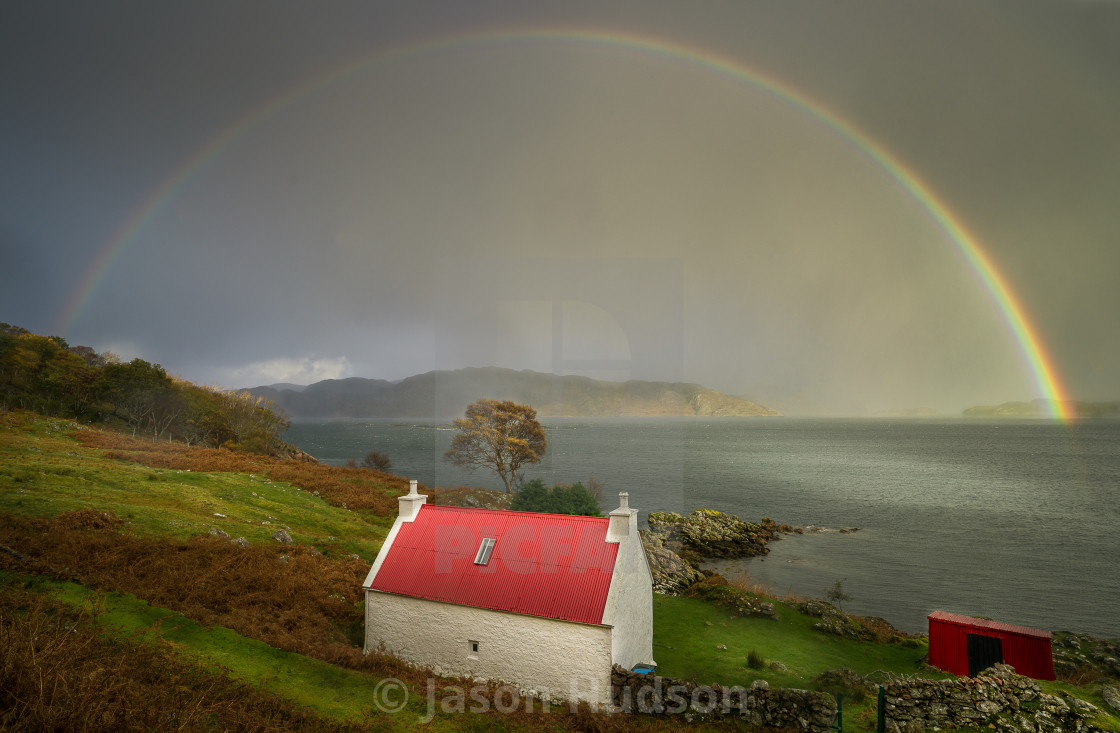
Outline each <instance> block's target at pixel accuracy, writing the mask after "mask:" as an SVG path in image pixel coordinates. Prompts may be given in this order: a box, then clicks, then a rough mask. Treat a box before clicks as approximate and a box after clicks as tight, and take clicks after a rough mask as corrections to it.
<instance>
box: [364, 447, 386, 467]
mask: <svg viewBox="0 0 1120 733" xmlns="http://www.w3.org/2000/svg"><path fill="white" fill-rule="evenodd" d="M362 466H363V467H365V468H372V469H373V470H375V471H388V470H389V469H391V468H392V467H393V462H392V461H390V460H389V456H387V455H385V454H384V453H382V452H380V451H375V450H371V451H370V452H369V453H366V457H365V458H363V459H362Z"/></svg>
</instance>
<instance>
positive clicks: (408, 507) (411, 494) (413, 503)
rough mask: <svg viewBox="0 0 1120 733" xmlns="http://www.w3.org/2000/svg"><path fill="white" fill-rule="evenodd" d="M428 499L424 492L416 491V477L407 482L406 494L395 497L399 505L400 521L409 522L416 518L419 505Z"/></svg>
mask: <svg viewBox="0 0 1120 733" xmlns="http://www.w3.org/2000/svg"><path fill="white" fill-rule="evenodd" d="M426 501H428V497H427V495H425V494H418V493H416V479H411V480H409V482H408V494H406V495H405V496H401V497H398V498H397V503H398V504H399V505H400V510H401V512H400V513H401V521H402V522H411V521H414V520H415V519H416V515H417V513H419V511H420V507H422V506H424V503H425V502H426Z"/></svg>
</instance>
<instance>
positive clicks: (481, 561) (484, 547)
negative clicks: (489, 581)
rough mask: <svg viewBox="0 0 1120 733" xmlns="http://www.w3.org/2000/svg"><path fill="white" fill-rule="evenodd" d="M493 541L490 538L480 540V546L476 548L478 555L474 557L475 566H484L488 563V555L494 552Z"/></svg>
mask: <svg viewBox="0 0 1120 733" xmlns="http://www.w3.org/2000/svg"><path fill="white" fill-rule="evenodd" d="M495 541H496V540H494V539H493V538H492V537H484V538H483V539H482V544H480V545H479V546H478V554H477V555H475V556H474V564H475V565H485V564H486V563H488V562H490V553H491V552H493V551H494V542H495Z"/></svg>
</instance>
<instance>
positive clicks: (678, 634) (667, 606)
mask: <svg viewBox="0 0 1120 733" xmlns="http://www.w3.org/2000/svg"><path fill="white" fill-rule="evenodd" d="M653 605H654V614H653V642H654V647H653V654H654V657H655V658H656V659H657V671H658V673H664V674H666V675H669V676H672V677H684V678H688V679H695V680H697V681H698V682H710V681H718V682H721V683H722V682H726V683H728V684H741V685H746V684H750V682H752V681H754V680H756V679H763V680H766V681H767V682H769V683H770V684H771V685H775V686H781V687H800V688H807V687H810V686H811V683H812V680H813V678H814V677H816V676H817V675H819V674H820V673H821V672H824V671H826V670H829V669H836V668H837V667H847V668H849V669H853V670H855V671H856V672H858V673H860V674H863V675H867V674H870V673H872V672H874V671H876V670H883V671H886V672H894V673H901V674H914V673H915V672H916V671H917V669H918V665H919V663H920V661H921V659H922V657H923V656H924V655H925V653H926V650H925V648H924V647H919V648H909V647H903V646H899V645H896V644H875V643H870V642H858V641H852V640H848V639H842V638H840V637H838V636H834V635H832V634H825V633H822V632H820V631H816V630H814V629H813V628H812V626H813V624H814V623H815V622H816V620H817V619H815V618H812V617H811V616H805V615H803V614H800V613H798V612H797V611H796V610H795V609H794V608H793V607H792V606H789V605H787V604H784V603H781V602H778V601H774V605H775V607H776V608H777V610H778V616H779V620H777V621H774V620H772V619H768V618H762V617H757V616H750V617H734V616H733V615H732V614H731V613H729V612H728V611H726V610H724V609H722V608H720V607H718V606H715V605H713V604H711V603H708V602H706V601H703V600H699V599H695V598H676V597H673V596H663V595H655V596H654V602H653ZM720 645H724V646H726V647H727V648H726V649H719V648H718V647H719V646H720ZM751 650H757V651H758V652H759V653H760V654H761V655H762V657H763V659H765V660H766V662H767V663H770V662H779V663H781V664H783V665H785V666H786V667H787V668H788V670H789V671H787V672H780V671H777V670H775V669H773V668H771V667H770V666H769V665H768V664H767V665H766V666H764V667H763V668H762V669H758V670H755V669H750V668H749V667H748V666H747V657H748V655H749V654H750V652H751ZM944 676H947V675H944Z"/></svg>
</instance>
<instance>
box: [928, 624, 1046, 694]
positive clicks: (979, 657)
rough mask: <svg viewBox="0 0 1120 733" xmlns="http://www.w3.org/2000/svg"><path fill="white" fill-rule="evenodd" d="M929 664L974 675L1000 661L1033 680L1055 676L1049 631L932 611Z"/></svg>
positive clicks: (959, 673) (955, 672)
mask: <svg viewBox="0 0 1120 733" xmlns="http://www.w3.org/2000/svg"><path fill="white" fill-rule="evenodd" d="M928 618H929V663H930V664H932V665H933V666H935V667H940V668H941V669H943V670H945V671H946V672H951V673H953V674H955V675H961V676H964V675H968V676H969V677H975V676H976V675H977V674H978V673H979V672H980V671H981V670H984V669H987V668H988V667H990V666H992V665H993V664H996V663H997V662H1003V663H1004V664H1010V665H1011V666H1012V667H1013V668H1014V669H1015V671H1016V672H1017V673H1018V674H1021V675H1023V676H1024V677H1033V678H1034V679H1036V680H1052V679H1054V657H1053V655H1052V653H1051V651H1050V632H1049V631H1040V630H1039V629H1029V628H1027V627H1026V626H1013V625H1011V624H1001V623H999V622H998V621H988V620H987V619H982V618H973V617H972V616H960V615H958V614H955V613H945V612H944V611H934V612H933V613H931V614H930V615H929V616H928Z"/></svg>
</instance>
